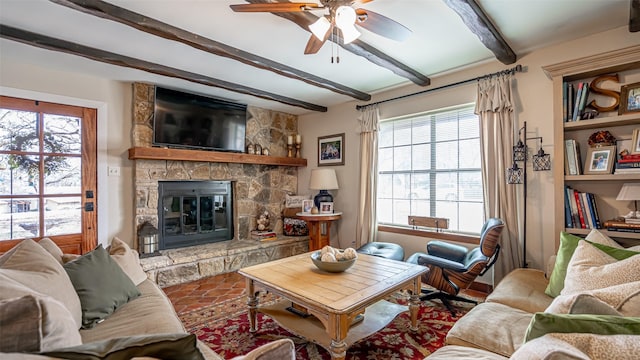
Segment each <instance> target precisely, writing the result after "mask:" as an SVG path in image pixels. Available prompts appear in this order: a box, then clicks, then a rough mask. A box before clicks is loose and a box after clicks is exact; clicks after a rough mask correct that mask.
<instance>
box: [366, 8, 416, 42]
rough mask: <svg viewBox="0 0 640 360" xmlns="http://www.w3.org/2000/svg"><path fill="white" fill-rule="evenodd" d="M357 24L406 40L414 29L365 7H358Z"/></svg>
mask: <svg viewBox="0 0 640 360" xmlns="http://www.w3.org/2000/svg"><path fill="white" fill-rule="evenodd" d="M356 15H357V21H356V24H358V25H359V26H362V27H363V28H365V29H367V30H369V31H371V32H374V33H376V34H378V35H381V36H384V37H386V38H389V39H391V40H396V41H404V40H405V39H406V38H408V37H409V36H410V35H411V34H412V31H411V30H409V29H408V28H407V27H406V26H404V25H402V24H400V23H399V22H397V21H395V20H391V19H389V18H388V17H386V16H384V15H380V14H378V13H377V12H373V11H370V10H365V9H356Z"/></svg>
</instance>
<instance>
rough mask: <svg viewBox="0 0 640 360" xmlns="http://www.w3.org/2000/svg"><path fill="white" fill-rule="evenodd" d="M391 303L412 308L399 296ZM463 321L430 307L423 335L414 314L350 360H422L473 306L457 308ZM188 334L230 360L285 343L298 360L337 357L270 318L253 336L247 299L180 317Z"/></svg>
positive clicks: (264, 299)
mask: <svg viewBox="0 0 640 360" xmlns="http://www.w3.org/2000/svg"><path fill="white" fill-rule="evenodd" d="M277 300H278V298H277V297H276V296H275V295H272V294H261V295H260V303H261V304H267V303H273V302H275V301H277ZM389 300H391V301H395V302H397V303H400V304H406V298H405V297H404V296H403V295H402V294H398V295H397V296H395V297H394V298H392V299H389ZM453 304H454V305H455V306H456V308H457V309H458V313H459V316H458V317H456V318H454V317H452V316H451V314H450V313H449V312H448V311H447V309H446V308H445V307H444V306H443V305H442V303H441V302H440V301H439V300H436V301H426V302H423V303H422V304H421V305H420V310H419V312H418V331H416V332H413V331H411V330H410V329H409V326H410V323H411V320H410V318H409V314H408V312H407V313H402V314H400V315H398V316H397V317H396V318H395V319H394V320H393V321H392V322H391V323H389V324H388V325H387V326H386V327H385V328H384V329H382V330H380V331H378V332H377V333H375V334H373V335H371V336H369V337H367V338H365V339H362V340H360V341H359V342H357V343H355V344H354V345H352V346H351V347H350V348H349V349H348V350H347V357H346V358H347V360H356V359H358V360H369V359H389V360H414V359H416V360H417V359H419V360H422V359H423V358H424V357H425V356H427V355H429V354H431V353H432V352H434V351H435V350H436V349H438V348H440V347H442V346H444V339H445V336H446V335H447V332H448V331H449V329H451V327H452V326H453V324H454V323H455V321H456V320H457V319H459V318H460V317H461V316H462V315H463V314H465V313H467V312H468V311H469V310H470V309H471V308H472V307H473V305H472V304H468V303H463V302H453ZM178 315H179V316H180V319H181V320H182V322H183V323H184V325H185V327H186V328H187V331H189V332H191V333H193V334H196V336H197V337H198V338H199V339H200V340H201V341H203V342H205V343H206V344H207V345H209V347H211V348H212V349H213V350H214V351H215V352H217V353H218V354H219V355H221V356H223V357H224V358H225V359H230V358H232V357H234V356H238V355H243V354H246V353H247V352H249V351H251V350H253V349H255V348H257V347H258V346H260V345H262V344H266V343H268V342H270V341H273V340H276V339H280V338H285V337H287V338H290V339H292V340H293V341H294V343H295V345H296V359H308V360H329V359H331V356H330V355H329V353H328V352H327V351H326V350H325V349H324V348H322V347H320V346H317V345H315V344H313V343H311V342H308V341H306V340H304V339H301V338H299V337H297V336H295V335H293V334H291V333H290V332H288V331H287V330H285V329H283V328H281V327H280V326H279V325H278V324H277V323H276V322H275V321H273V320H272V319H271V318H270V317H269V316H267V315H263V314H258V330H257V331H256V332H255V333H253V334H252V333H250V332H249V320H248V317H247V305H246V295H243V296H240V297H238V298H236V299H232V300H229V301H226V302H224V303H221V304H217V305H213V306H210V307H204V308H201V309H198V310H194V311H190V312H186V313H181V314H178Z"/></svg>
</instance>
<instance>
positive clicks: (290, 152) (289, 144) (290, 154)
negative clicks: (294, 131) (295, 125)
mask: <svg viewBox="0 0 640 360" xmlns="http://www.w3.org/2000/svg"><path fill="white" fill-rule="evenodd" d="M287 157H293V135H288V136H287Z"/></svg>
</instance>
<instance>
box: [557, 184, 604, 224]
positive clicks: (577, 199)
mask: <svg viewBox="0 0 640 360" xmlns="http://www.w3.org/2000/svg"><path fill="white" fill-rule="evenodd" d="M565 225H566V227H567V228H575V229H601V228H602V223H601V222H600V215H599V213H598V205H597V202H596V197H595V195H594V194H591V193H586V192H580V191H577V190H575V189H572V188H571V187H569V186H566V187H565Z"/></svg>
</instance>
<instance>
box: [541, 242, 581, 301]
mask: <svg viewBox="0 0 640 360" xmlns="http://www.w3.org/2000/svg"><path fill="white" fill-rule="evenodd" d="M580 240H582V238H581V237H578V236H575V235H572V234H569V233H566V232H562V233H560V247H559V248H558V254H557V256H556V264H555V266H554V267H553V271H552V272H551V276H550V277H549V284H548V285H547V288H546V289H545V291H544V293H545V294H547V295H549V296H551V297H556V296H558V295H560V291H562V288H564V278H565V277H566V276H567V267H568V266H569V260H571V255H573V252H574V251H575V250H576V248H577V247H578V241H580Z"/></svg>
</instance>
